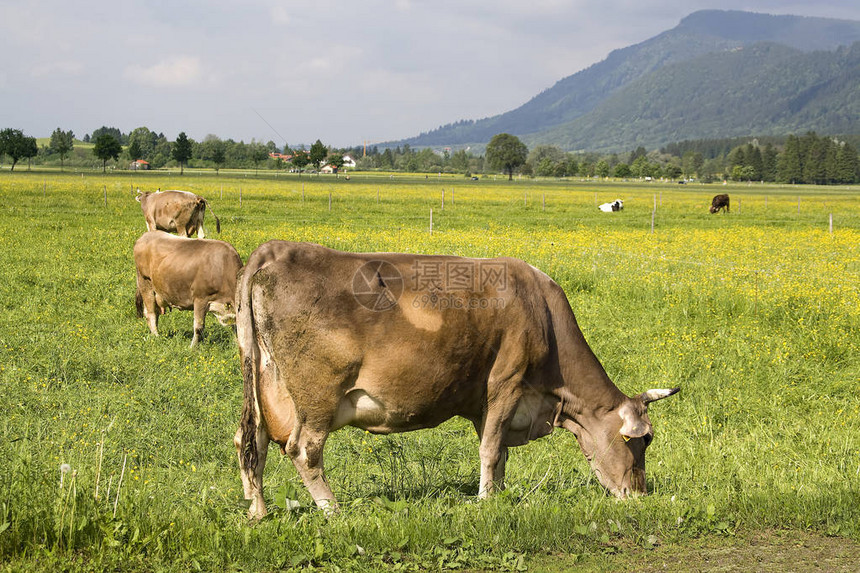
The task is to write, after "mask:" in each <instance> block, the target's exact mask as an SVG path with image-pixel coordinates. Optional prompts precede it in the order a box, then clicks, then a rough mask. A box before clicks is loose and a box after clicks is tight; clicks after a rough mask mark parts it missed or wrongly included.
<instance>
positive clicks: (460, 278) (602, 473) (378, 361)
mask: <svg viewBox="0 0 860 573" xmlns="http://www.w3.org/2000/svg"><path fill="white" fill-rule="evenodd" d="M236 302H237V305H238V311H237V316H236V326H237V334H238V341H239V349H240V357H241V360H242V372H243V377H244V395H245V401H244V408H243V411H242V416H241V422H240V426H239V430H238V431H237V432H236V436H235V439H234V442H235V444H236V448H237V451H238V457H239V466H240V470H241V476H242V482H243V486H244V493H245V497H246V499H249V500H251V506H250V508H249V514H250V516H251V517H252V518H261V517H262V516H264V515H265V514H266V504H265V501H264V500H263V483H262V476H263V468H264V466H265V463H266V455H267V450H268V444H269V442H270V440H271V441H274V442H276V443H278V444H280V446H281V449H282V451H283V452H285V453H287V454H288V455H289V456H290V458H291V459H292V461H293V463H294V464H295V466H296V469H297V470H298V472H299V475H300V476H301V478H302V481H303V482H304V484H305V486H306V487H307V488H308V490H309V491H310V494H311V496H312V497H313V499H314V501H315V502H316V503H317V505H319V506H320V507H321V508H323V509H324V510H326V511H328V512H331V511H335V510H336V509H337V502H336V501H335V498H334V494H333V493H332V491H331V488H330V487H329V485H328V482H327V480H326V477H325V475H324V471H323V470H324V468H323V447H324V445H325V442H326V439H327V438H328V435H329V434H330V433H331V432H333V431H335V430H337V429H338V428H341V427H343V426H347V425H349V426H356V427H358V428H363V429H365V430H367V431H370V432H374V433H381V434H387V433H391V432H405V431H409V430H417V429H420V428H430V427H434V426H436V425H438V424H440V423H442V422H444V421H445V420H447V419H449V418H451V417H453V416H461V417H463V418H466V419H467V420H470V421H471V422H472V424H473V425H474V427H475V429H476V431H477V433H478V436H479V437H480V442H481V444H480V458H481V479H480V486H479V497H485V496H487V495H489V494H490V493H492V492H493V491H494V490H495V489H502V488H504V477H505V461H506V458H507V450H508V447H510V446H518V445H522V444H525V443H527V442H529V441H530V440H533V439H537V438H539V437H541V436H545V435H547V434H549V433H550V432H552V431H553V429H554V428H556V427H563V428H566V429H568V430H570V431H571V432H573V434H575V435H576V438H577V440H578V441H579V445H580V448H581V449H582V452H583V453H584V454H585V457H586V458H587V459H588V461H589V462H590V463H591V467H592V468H593V470H594V472H595V474H596V476H597V478H598V480H599V481H600V483H601V484H603V486H604V487H606V488H607V489H608V490H609V491H610V492H612V493H613V494H614V495H616V496H618V497H620V498H625V497H627V496H629V495H631V494H636V493H646V486H645V448H647V447H648V445H649V443H650V442H651V439H652V437H653V430H652V427H651V422H650V420H649V418H648V414H647V404H648V403H649V402H653V401H654V400H659V399H661V398H665V397H666V396H669V395H671V394H674V393H675V392H677V390H678V389H677V388H675V389H671V390H649V391H647V392H644V393H642V394H639V395H637V396H634V397H628V396H626V395H625V394H624V393H622V392H621V391H620V390H619V389H618V388H617V387H616V386H615V385H614V384H613V383H612V381H611V380H610V379H609V377H608V376H607V374H606V372H605V371H604V369H603V367H602V366H601V364H600V362H599V361H598V360H597V358H596V357H595V355H594V354H593V353H592V351H591V349H590V348H589V346H588V344H587V343H586V341H585V338H583V335H582V332H581V331H580V329H579V326H578V325H577V323H576V318H575V317H574V315H573V311H572V310H571V308H570V305H569V304H568V301H567V298H566V296H565V294H564V292H563V291H562V289H561V287H559V286H558V285H557V284H556V283H555V282H553V281H552V279H550V278H549V277H548V276H547V275H545V274H544V273H542V272H541V271H539V270H537V269H536V268H534V267H532V266H530V265H528V264H526V263H524V262H523V261H520V260H516V259H507V258H500V259H467V258H461V257H449V256H427V255H410V254H397V253H375V254H373V253H344V252H339V251H334V250H331V249H328V248H325V247H322V246H319V245H313V244H308V243H292V242H286V241H271V242H268V243H265V244H263V245H261V246H260V247H259V248H257V249H256V250H255V251H254V253H253V254H252V255H251V256H250V258H249V259H248V264H247V266H246V267H245V271H244V273H243V276H242V279H241V282H240V285H239V290H238V292H237V294H236Z"/></svg>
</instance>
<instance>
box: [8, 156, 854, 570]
mask: <svg viewBox="0 0 860 573" xmlns="http://www.w3.org/2000/svg"><path fill="white" fill-rule="evenodd" d="M137 187H140V188H141V189H142V190H154V189H155V188H157V187H160V188H162V189H172V188H174V189H175V188H179V189H186V190H190V191H194V192H197V193H199V194H201V195H203V196H205V197H206V198H207V199H209V201H210V203H211V205H212V207H213V208H214V210H215V212H216V213H217V214H218V216H219V217H220V218H221V224H222V233H221V235H220V238H221V239H223V240H226V241H228V242H230V243H232V244H233V245H235V246H236V248H237V249H238V251H239V253H240V255H241V256H242V258H243V260H246V259H247V257H248V255H249V254H250V253H251V252H252V251H253V249H254V248H255V247H256V246H258V245H259V244H261V243H262V242H264V241H266V240H269V239H273V238H279V239H290V240H303V241H312V242H317V243H321V244H324V245H327V246H330V247H334V248H338V249H343V250H354V251H408V252H416V253H417V252H420V253H445V254H457V255H468V256H480V257H483V256H497V255H505V256H514V257H518V258H521V259H524V260H526V261H527V262H529V263H531V264H533V265H535V266H536V267H538V268H540V269H542V270H544V271H545V272H547V273H548V274H549V275H550V276H552V277H553V278H554V279H555V280H556V281H557V282H558V283H559V284H560V285H561V286H562V287H563V288H564V290H565V292H566V293H567V295H568V298H569V299H570V301H571V305H572V306H573V309H574V312H575V313H576V316H577V319H578V321H579V323H580V326H581V327H582V329H583V331H584V333H585V336H586V338H587V339H588V341H589V343H590V345H591V346H592V348H593V349H594V351H595V353H596V354H597V356H598V357H599V358H600V360H601V361H602V363H603V364H604V366H605V368H606V370H607V372H608V373H609V375H610V376H611V377H612V378H613V380H614V381H615V383H616V384H617V385H618V386H619V387H620V388H621V389H622V390H623V391H625V392H626V393H628V394H633V393H636V392H639V391H642V390H645V389H648V388H653V387H670V386H680V387H681V388H682V391H681V393H680V394H678V395H677V396H675V397H673V398H671V399H669V400H665V401H662V402H659V403H657V404H654V405H653V406H652V408H651V419H652V421H653V423H654V426H655V431H656V437H655V440H654V443H653V445H652V446H651V448H649V450H648V457H647V460H648V487H649V490H650V491H651V492H652V493H651V495H649V496H647V497H642V498H637V499H633V500H628V501H624V502H619V501H616V500H614V499H612V498H610V497H607V495H606V494H605V493H604V491H603V490H602V489H601V487H600V486H599V484H598V483H597V481H596V479H595V478H594V477H593V476H592V475H591V473H590V470H589V468H588V465H587V463H586V461H585V459H584V458H583V456H582V454H581V453H580V452H579V448H578V446H577V445H576V441H575V439H574V438H573V436H572V435H570V434H567V433H566V432H564V431H562V430H557V431H556V432H555V433H553V434H552V435H551V436H549V437H547V438H543V439H541V440H538V441H536V442H532V443H531V444H529V445H527V446H523V447H520V448H515V449H513V450H512V453H511V458H510V460H509V463H508V471H507V485H508V489H507V490H506V491H505V492H503V493H502V494H500V495H497V496H495V497H494V498H492V499H489V500H486V501H482V502H478V501H477V500H476V493H477V487H478V476H479V464H478V443H477V438H476V436H475V432H474V430H473V429H472V427H471V424H469V423H468V422H465V421H463V420H452V421H449V422H447V423H445V424H443V425H442V426H440V427H439V428H436V429H433V430H424V431H420V432H413V433H409V434H398V435H390V436H377V435H371V434H367V433H365V432H363V431H359V430H355V429H351V428H347V429H344V430H342V431H340V432H337V433H336V434H333V435H332V437H331V438H330V440H329V442H328V444H327V447H326V470H327V475H328V477H329V480H330V481H331V484H332V487H333V489H334V491H335V494H336V495H337V496H338V498H339V500H340V501H341V504H342V507H343V511H342V512H341V513H340V514H339V515H336V516H334V517H333V518H331V519H328V520H327V519H326V518H325V517H324V516H323V515H322V513H321V512H319V511H317V510H315V509H313V507H311V505H312V504H311V500H310V496H309V495H308V494H307V492H306V491H305V490H304V488H303V486H302V484H301V482H300V480H299V478H298V476H297V474H296V472H295V470H294V468H293V466H292V464H291V462H290V461H289V459H287V458H282V457H281V456H280V455H279V454H278V453H277V450H276V449H275V448H274V447H273V448H272V451H271V454H270V457H269V463H268V465H267V468H266V476H265V485H266V492H265V495H266V499H267V502H268V504H269V507H270V510H273V511H272V513H271V514H270V516H269V517H267V518H266V519H265V520H264V521H262V522H261V523H259V524H257V525H254V526H252V525H250V524H249V523H248V521H247V519H246V507H247V506H246V504H245V503H244V501H243V500H242V488H241V482H240V479H239V473H238V464H237V461H236V455H235V449H234V447H233V444H232V438H233V434H234V433H235V431H236V427H237V423H238V419H239V413H240V409H241V403H242V382H241V374H240V370H239V361H238V350H237V345H236V342H235V339H234V336H233V334H232V331H231V330H229V329H227V328H224V327H221V326H220V325H218V324H217V321H216V320H214V318H213V317H211V316H210V317H209V319H208V320H207V325H206V337H205V339H204V341H203V343H202V344H201V345H200V347H199V348H197V349H196V350H191V349H189V347H188V346H189V343H190V339H191V335H192V332H191V330H192V317H191V313H188V312H179V311H175V312H172V313H170V314H168V315H166V316H165V317H164V318H163V319H162V320H161V322H160V324H159V327H160V330H161V333H162V336H161V337H160V338H153V337H151V336H150V335H149V334H148V331H147V328H146V326H145V323H144V321H143V320H139V319H137V318H136V317H135V312H134V301H133V296H134V290H135V273H134V265H133V261H132V254H131V253H132V245H133V243H134V241H135V240H136V238H137V237H138V236H139V235H140V234H141V233H142V232H143V231H144V230H145V226H144V223H143V217H142V215H141V212H140V207H139V204H138V203H137V202H135V201H134V198H133V197H134V190H135V189H136V188H137ZM443 189H444V194H445V197H444V208H443V204H442V200H443ZM721 192H728V193H730V195H731V197H732V213H731V214H729V215H722V214H720V215H709V214H708V212H707V207H708V205H709V204H710V198H711V197H712V196H713V195H714V194H716V193H721ZM330 197H331V199H330ZM615 198H622V199H624V202H625V209H624V210H623V211H622V212H619V213H611V214H605V213H600V212H598V210H597V209H596V207H595V204H596V202H600V203H602V202H605V201H610V200H613V199H615ZM858 198H860V189H858V188H850V189H849V188H821V187H796V186H792V187H777V186H762V185H738V186H728V187H726V186H722V185H685V186H680V185H677V184H673V185H669V184H665V185H662V184H658V183H653V184H645V183H595V182H582V181H571V182H556V181H529V180H521V181H513V182H508V181H506V180H504V179H503V178H501V177H500V178H497V179H496V178H492V177H487V178H482V179H481V180H479V181H469V180H465V179H464V178H463V177H462V176H457V177H454V176H443V177H437V176H430V177H428V178H425V177H424V176H423V175H421V176H412V177H409V176H401V175H398V176H394V177H389V176H388V175H385V176H378V175H377V176H374V175H366V174H362V173H354V174H351V179H350V180H349V181H347V180H345V179H344V178H343V177H341V178H339V179H334V178H331V177H313V176H312V177H307V176H305V177H302V178H301V179H299V178H296V177H295V176H287V175H280V176H279V177H267V178H254V177H252V176H250V175H247V174H246V175H241V174H223V175H222V176H221V177H220V178H215V177H214V176H213V175H212V174H207V175H205V176H201V175H197V174H194V173H192V172H186V175H184V176H181V177H180V176H179V175H178V174H164V173H152V174H137V175H126V174H123V175H114V176H107V177H103V176H101V174H89V173H87V174H84V175H83V176H82V175H80V174H58V173H40V172H35V171H34V172H22V173H18V172H17V170H16V172H15V173H14V174H9V173H8V172H3V173H0V254H2V257H0V305H2V314H0V389H2V400H0V459H2V460H3V463H2V466H0V570H8V571H17V570H42V571H48V570H50V571H53V570H105V569H111V570H116V571H138V570H147V571H148V570H167V571H188V570H206V571H222V570H242V571H271V570H275V569H283V568H290V567H297V568H298V567H317V568H319V569H322V570H343V571H352V570H364V571H376V570H380V569H390V570H423V569H470V570H488V569H491V570H523V569H524V568H527V567H528V568H531V569H533V570H541V571H544V570H545V571H553V570H562V569H564V568H565V567H568V568H574V567H577V568H583V569H584V570H601V569H605V570H628V569H630V570H632V569H639V570H646V569H647V568H645V567H644V565H646V564H648V563H649V562H650V561H649V560H651V559H656V558H657V556H662V558H666V556H667V555H672V554H674V555H676V556H683V555H685V553H684V551H685V549H686V548H689V547H693V546H695V547H701V546H703V545H705V546H707V547H715V546H719V547H728V548H730V549H731V548H737V549H740V548H741V547H746V546H748V545H749V540H750V539H753V538H756V539H759V538H761V536H762V535H764V536H766V538H770V539H774V536H775V535H787V536H789V537H790V538H792V539H796V538H797V537H798V536H810V535H811V536H814V538H815V539H820V540H827V539H831V538H832V539H834V540H838V541H839V542H840V543H841V544H842V545H845V544H851V545H852V546H854V547H856V545H855V544H856V543H857V542H858V541H860V526H858V524H860V392H858V387H860V386H858V382H860V352H858V350H860V200H858ZM329 204H331V207H329ZM655 205H656V212H655V214H654V217H653V221H654V229H653V232H652V227H651V225H652V211H653V210H654V207H655ZM431 209H432V217H433V230H432V234H431V232H430V212H431ZM831 214H832V221H833V230H832V232H831V230H830V216H831ZM207 223H208V225H207V229H208V230H209V232H210V236H212V235H214V224H213V221H212V220H211V215H209V214H207ZM64 464H67V465H64ZM63 470H68V471H67V472H65V473H64V471H63ZM774 532H777V533H774ZM768 536H769V537H768ZM774 543H776V542H774ZM854 555H856V553H854ZM679 559H680V561H679V562H680V563H683V557H680V558H679ZM693 568H694V569H695V568H696V567H695V566H693ZM699 569H700V570H702V569H704V567H700V568H699Z"/></svg>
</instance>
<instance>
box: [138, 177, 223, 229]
mask: <svg viewBox="0 0 860 573" xmlns="http://www.w3.org/2000/svg"><path fill="white" fill-rule="evenodd" d="M136 199H137V201H139V202H140V208H141V209H142V210H143V216H144V218H145V219H146V230H147V231H155V230H159V231H167V232H168V233H176V234H178V235H179V236H180V237H190V236H191V235H193V234H195V233H197V237H198V238H200V239H203V238H205V237H206V231H205V230H204V229H203V216H204V215H205V214H206V208H207V207H209V210H210V211H212V207H211V206H210V205H209V203H208V202H207V201H206V199H204V198H203V197H200V196H199V195H195V194H194V193H191V192H189V191H156V192H155V193H150V192H149V191H147V192H145V193H141V191H140V190H139V189H138V195H137V197H136ZM212 216H213V217H215V228H216V230H217V231H218V232H219V233H220V232H221V221H220V220H219V219H218V216H217V215H216V214H215V211H212Z"/></svg>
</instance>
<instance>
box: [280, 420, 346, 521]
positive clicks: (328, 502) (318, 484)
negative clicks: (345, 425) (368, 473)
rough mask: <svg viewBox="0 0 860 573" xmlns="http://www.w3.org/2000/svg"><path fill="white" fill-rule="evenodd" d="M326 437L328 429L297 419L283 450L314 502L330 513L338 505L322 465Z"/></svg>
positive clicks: (334, 511)
mask: <svg viewBox="0 0 860 573" xmlns="http://www.w3.org/2000/svg"><path fill="white" fill-rule="evenodd" d="M326 438H328V430H321V429H314V428H312V427H310V426H308V425H307V424H300V423H299V422H298V421H297V422H296V424H295V426H293V432H292V434H290V439H289V440H287V445H286V448H285V450H286V452H287V454H288V455H289V456H290V459H292V460H293V465H295V466H296V470H298V472H299V475H300V476H301V478H302V482H304V484H305V487H306V488H308V491H309V492H310V494H311V497H313V498H314V502H315V503H316V504H317V506H318V507H319V508H320V509H322V510H323V511H324V512H325V513H326V515H331V514H333V513H336V512H337V511H338V506H337V501H336V500H335V498H334V492H332V491H331V487H330V486H329V484H328V480H327V479H326V477H325V472H324V467H323V447H324V446H325V441H326Z"/></svg>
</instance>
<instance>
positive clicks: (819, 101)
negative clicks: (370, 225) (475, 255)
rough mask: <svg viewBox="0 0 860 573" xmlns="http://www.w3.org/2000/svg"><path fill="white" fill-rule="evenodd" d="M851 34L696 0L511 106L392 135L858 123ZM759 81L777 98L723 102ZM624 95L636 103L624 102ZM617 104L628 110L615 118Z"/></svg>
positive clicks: (557, 136) (452, 140)
mask: <svg viewBox="0 0 860 573" xmlns="http://www.w3.org/2000/svg"><path fill="white" fill-rule="evenodd" d="M858 40H860V22H854V21H845V20H832V19H825V18H805V17H799V16H772V15H767V14H754V13H748V12H736V11H718V10H706V11H701V12H696V13H694V14H692V15H690V16H688V17H686V18H684V19H683V20H682V21H681V22H680V24H679V25H678V26H677V27H675V28H673V29H671V30H668V31H666V32H663V33H662V34H659V35H657V36H655V37H654V38H651V39H650V40H647V41H645V42H642V43H640V44H637V45H634V46H629V47H627V48H623V49H620V50H616V51H614V52H612V53H611V54H609V56H608V57H607V58H606V59H605V60H603V61H601V62H599V63H597V64H594V65H593V66H591V67H589V68H587V69H585V70H582V71H580V72H578V73H576V74H574V75H571V76H568V77H566V78H564V79H562V80H560V81H559V82H557V83H556V84H555V85H554V86H552V87H551V88H549V89H547V90H545V91H543V92H542V93H540V94H539V95H537V96H535V97H534V98H533V99H531V100H530V101H529V102H527V103H526V104H524V105H523V106H521V107H519V108H517V109H514V110H512V111H510V112H507V113H504V114H501V115H498V116H495V117H490V118H486V119H481V120H477V121H475V120H468V119H464V120H460V121H457V122H454V123H451V124H449V125H446V126H442V127H440V128H438V129H435V130H432V131H430V132H428V133H423V134H421V135H419V136H417V137H414V138H410V139H407V140H403V141H400V142H394V144H404V143H408V144H410V145H413V146H449V147H462V146H465V145H472V146H477V147H480V146H481V145H482V144H485V143H486V142H487V141H489V140H490V138H492V136H493V135H495V134H497V133H503V132H504V133H511V134H515V135H517V136H519V137H522V138H523V140H524V141H527V142H529V143H530V144H535V143H547V144H552V145H559V146H561V147H563V148H565V149H567V150H576V149H602V150H611V151H620V150H625V149H631V148H633V147H635V146H637V145H638V144H640V143H645V142H647V143H648V144H649V145H662V144H666V143H668V142H671V141H679V140H683V139H694V138H703V137H705V138H718V137H730V136H734V135H749V134H752V133H753V130H748V131H742V128H743V127H745V126H746V127H749V123H748V122H749V119H750V114H753V115H754V116H755V117H754V119H755V120H756V122H757V123H756V125H757V126H758V127H759V129H758V132H757V133H759V134H768V133H774V134H786V133H788V132H790V131H798V130H805V129H817V130H818V131H834V132H843V133H844V132H860V125H858V123H860V120H858V114H857V113H853V110H854V106H855V105H856V101H857V100H858V98H857V97H856V95H855V96H854V97H851V95H850V86H852V85H857V81H856V77H857V75H856V74H857V69H856V65H857V64H856V50H854V51H851V50H849V51H848V52H846V51H844V48H843V51H841V52H837V51H836V50H837V49H838V48H839V47H840V46H842V47H847V46H851V45H852V44H854V43H855V42H857V41H858ZM817 52H823V53H817ZM762 57H764V58H765V60H764V61H759V59H760V58H762ZM807 58H811V59H807ZM796 66H800V69H797V68H796ZM816 66H823V67H822V68H821V69H815V68H816ZM852 81H853V84H852ZM765 82H767V83H774V82H775V83H776V85H777V86H778V90H779V91H778V95H779V98H778V99H777V100H766V101H761V102H758V103H756V104H755V105H754V106H748V107H747V111H746V112H745V113H744V114H743V115H742V116H740V117H738V118H737V119H735V118H733V117H732V116H730V115H729V114H726V110H727V109H732V110H733V107H732V106H734V105H735V104H736V102H737V98H738V96H739V95H741V97H743V96H742V94H739V93H738V92H739V90H740V91H746V90H747V88H752V89H750V90H749V94H750V95H748V96H747V97H748V98H749V99H751V100H758V99H760V98H762V97H765V98H768V97H770V96H769V95H768V94H767V93H766V92H762V90H761V89H757V88H761V87H762V85H761V84H763V83H765ZM775 89H776V88H775ZM643 98H647V101H643ZM631 102H633V103H634V104H635V105H634V108H635V111H631V110H628V109H626V108H625V107H624V106H625V105H629V104H630V103H631ZM678 102H681V104H682V107H684V110H683V113H682V114H681V113H679V114H677V115H678V117H675V116H673V117H672V119H673V121H672V124H671V125H668V126H664V125H663V124H662V123H661V120H662V119H664V118H665V117H666V116H667V113H666V112H665V111H664V109H663V108H665V107H666V106H667V105H677V104H678ZM651 106H657V109H652V107H651ZM753 107H755V109H753ZM619 111H621V112H623V118H622V119H618V120H617V121H616V119H617V118H616V116H617V114H618V112H619ZM691 117H693V118H694V119H696V121H695V122H694V123H689V119H690V118H691ZM580 118H581V119H580ZM646 130H647V132H646ZM580 131H584V132H585V133H580Z"/></svg>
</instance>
